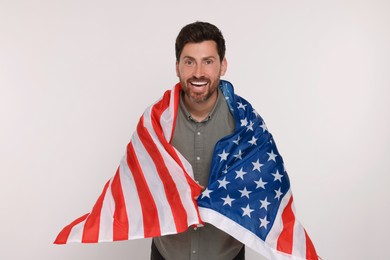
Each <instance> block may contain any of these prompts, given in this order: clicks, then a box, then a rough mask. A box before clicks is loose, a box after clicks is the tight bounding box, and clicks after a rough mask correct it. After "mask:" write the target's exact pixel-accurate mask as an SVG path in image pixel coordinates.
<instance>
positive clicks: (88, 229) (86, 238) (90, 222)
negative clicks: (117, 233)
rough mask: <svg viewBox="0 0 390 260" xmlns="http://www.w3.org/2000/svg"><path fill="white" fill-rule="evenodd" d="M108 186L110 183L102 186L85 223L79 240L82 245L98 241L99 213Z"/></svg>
mask: <svg viewBox="0 0 390 260" xmlns="http://www.w3.org/2000/svg"><path fill="white" fill-rule="evenodd" d="M109 184H110V181H108V182H107V183H106V185H105V186H104V189H103V192H102V194H101V195H100V196H99V198H98V200H97V201H96V203H95V205H94V206H93V209H92V211H91V213H90V215H89V216H88V218H87V220H86V221H85V224H84V230H83V237H82V239H81V242H82V243H97V242H98V240H99V228H100V212H101V210H102V205H103V201H104V197H105V196H106V192H107V188H108V185H109Z"/></svg>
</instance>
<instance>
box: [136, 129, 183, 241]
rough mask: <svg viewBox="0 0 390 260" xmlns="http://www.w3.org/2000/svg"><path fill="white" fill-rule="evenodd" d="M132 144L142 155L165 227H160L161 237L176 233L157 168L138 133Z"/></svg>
mask: <svg viewBox="0 0 390 260" xmlns="http://www.w3.org/2000/svg"><path fill="white" fill-rule="evenodd" d="M132 142H133V146H134V150H135V151H136V154H140V155H142V156H139V158H138V160H139V164H140V166H141V169H142V171H143V173H144V177H145V180H146V182H147V184H148V186H149V190H150V192H151V194H152V196H153V199H154V200H155V205H156V207H157V212H158V218H159V222H160V223H163V225H160V227H161V235H166V234H172V233H176V226H175V222H174V219H173V216H172V212H171V210H170V205H169V202H168V200H167V198H166V195H165V190H164V185H163V183H162V181H161V179H160V176H159V175H158V172H157V169H156V166H155V165H154V162H153V160H152V158H151V157H150V155H149V154H148V152H147V150H146V149H145V147H144V146H143V144H142V142H141V140H140V139H139V136H138V133H134V135H133V140H132ZM159 167H160V166H159Z"/></svg>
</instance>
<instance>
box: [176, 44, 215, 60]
mask: <svg viewBox="0 0 390 260" xmlns="http://www.w3.org/2000/svg"><path fill="white" fill-rule="evenodd" d="M184 57H191V58H204V57H215V58H218V57H219V55H218V50H217V43H216V42H215V41H203V42H196V43H194V42H190V43H187V44H186V45H184V48H183V50H182V52H181V55H180V58H184Z"/></svg>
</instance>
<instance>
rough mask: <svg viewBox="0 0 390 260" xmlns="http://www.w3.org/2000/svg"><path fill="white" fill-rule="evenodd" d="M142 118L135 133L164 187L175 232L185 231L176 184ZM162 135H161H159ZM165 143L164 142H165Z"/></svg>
mask: <svg viewBox="0 0 390 260" xmlns="http://www.w3.org/2000/svg"><path fill="white" fill-rule="evenodd" d="M143 119H144V118H143V117H142V118H141V122H140V124H138V127H137V133H138V135H139V137H140V139H141V141H142V143H143V145H144V146H145V148H146V150H147V151H148V153H149V155H150V157H151V158H152V160H153V162H154V165H155V167H156V170H157V172H158V175H159V176H160V179H161V181H162V183H163V185H164V191H165V195H166V198H167V200H168V203H169V205H170V206H171V212H172V215H173V218H174V221H175V226H176V230H177V232H181V231H185V230H187V228H188V225H187V212H186V210H185V208H184V206H183V204H182V202H181V199H180V194H179V192H178V190H177V187H176V184H175V182H174V181H173V179H172V176H171V175H170V173H169V170H168V168H167V166H166V165H165V162H164V159H163V157H162V156H161V154H160V151H159V150H158V148H157V146H156V144H155V142H154V141H153V139H152V137H151V136H150V134H149V132H148V131H147V130H146V128H145V127H143ZM160 134H162V133H160ZM165 142H166V141H165Z"/></svg>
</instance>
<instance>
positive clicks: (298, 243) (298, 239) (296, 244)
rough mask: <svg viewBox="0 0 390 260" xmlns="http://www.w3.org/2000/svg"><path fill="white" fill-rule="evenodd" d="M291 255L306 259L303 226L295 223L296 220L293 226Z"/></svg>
mask: <svg viewBox="0 0 390 260" xmlns="http://www.w3.org/2000/svg"><path fill="white" fill-rule="evenodd" d="M292 254H293V255H299V256H302V257H306V237H305V230H304V229H303V226H302V225H301V223H299V222H298V221H297V219H296V218H295V225H294V237H293V250H292Z"/></svg>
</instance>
